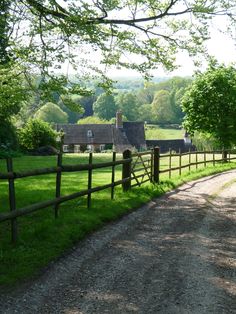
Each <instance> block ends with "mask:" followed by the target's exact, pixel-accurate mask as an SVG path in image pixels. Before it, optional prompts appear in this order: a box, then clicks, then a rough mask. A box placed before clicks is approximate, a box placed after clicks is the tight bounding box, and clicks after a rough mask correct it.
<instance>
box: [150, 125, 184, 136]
mask: <svg viewBox="0 0 236 314" xmlns="http://www.w3.org/2000/svg"><path fill="white" fill-rule="evenodd" d="M145 136H146V140H170V139H183V137H184V131H183V130H178V129H166V128H161V127H159V126H158V125H154V124H151V125H147V127H146V130H145Z"/></svg>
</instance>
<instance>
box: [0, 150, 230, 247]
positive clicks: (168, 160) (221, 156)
mask: <svg viewBox="0 0 236 314" xmlns="http://www.w3.org/2000/svg"><path fill="white" fill-rule="evenodd" d="M232 160H236V152H233V151H225V150H224V151H219V150H218V151H201V152H199V151H198V152H197V151H189V152H185V153H181V152H178V153H172V152H171V150H170V151H169V153H166V154H160V150H159V147H155V148H154V149H153V150H151V151H146V152H140V153H133V154H132V153H131V151H130V150H126V151H124V153H123V158H122V159H120V160H117V155H116V153H115V152H113V154H112V160H111V161H109V162H100V163H94V162H93V153H90V154H89V161H88V163H87V164H76V165H63V156H62V154H59V155H58V156H57V164H56V166H54V167H49V168H43V169H34V170H30V171H14V164H13V160H12V159H11V158H8V159H7V160H6V169H7V172H6V173H1V172H0V180H3V181H4V180H5V181H7V182H8V195H9V208H10V212H4V213H0V223H2V222H5V221H10V223H11V224H10V228H11V239H12V242H13V243H15V242H16V241H17V238H18V225H17V218H19V217H22V216H26V215H28V214H30V213H33V212H36V211H39V210H42V209H46V208H48V207H53V209H54V215H55V218H57V217H58V214H59V206H60V204H62V203H64V202H67V201H70V200H73V199H75V198H78V197H82V196H87V208H88V209H89V208H91V202H92V194H93V193H95V192H99V191H102V190H106V189H110V192H111V199H114V195H115V187H117V186H119V185H121V186H122V188H123V191H124V192H125V191H129V190H130V189H131V188H134V187H137V186H141V185H142V184H144V183H146V182H152V183H156V184H158V183H159V181H160V175H161V174H165V173H168V174H169V178H171V176H172V173H173V172H174V171H177V173H178V174H179V175H181V174H182V170H184V169H187V170H188V171H191V170H192V169H193V167H194V169H198V166H200V165H204V167H206V166H207V164H209V163H212V164H213V165H215V164H216V163H217V162H226V161H232ZM163 162H164V163H165V164H164V165H163ZM118 166H120V167H121V168H122V169H121V170H122V171H121V172H122V178H121V179H119V180H117V179H116V169H117V167H118ZM104 168H110V169H111V171H110V175H111V180H110V182H109V183H107V184H105V185H102V186H96V187H94V186H93V180H94V178H93V175H94V170H96V169H104ZM82 171H86V172H87V174H88V179H87V188H86V189H83V190H80V191H77V192H74V193H71V194H67V195H62V192H61V186H62V174H63V173H71V172H73V173H77V172H78V176H79V172H82ZM50 174H55V197H54V198H53V199H50V200H46V201H42V202H38V203H35V204H31V205H28V206H24V207H22V208H17V206H16V204H17V199H16V192H15V189H16V187H15V182H16V181H17V180H23V179H24V178H27V177H37V176H42V175H50Z"/></svg>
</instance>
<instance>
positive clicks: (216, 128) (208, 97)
mask: <svg viewBox="0 0 236 314" xmlns="http://www.w3.org/2000/svg"><path fill="white" fill-rule="evenodd" d="M182 105H183V110H184V111H185V113H186V117H185V120H184V127H185V128H186V130H187V131H188V132H190V133H191V134H193V133H194V132H195V131H199V132H202V133H210V134H211V135H212V136H213V138H215V139H216V140H217V141H218V143H219V145H220V146H221V147H225V148H229V147H231V146H232V145H235V144H236V70H235V68H233V67H232V66H229V67H225V66H223V65H217V64H215V63H211V64H210V66H209V68H208V69H207V71H206V72H205V73H203V74H199V75H198V76H197V78H196V80H195V81H194V82H193V84H192V86H191V88H190V89H189V91H188V92H186V94H185V96H184V99H183V102H182Z"/></svg>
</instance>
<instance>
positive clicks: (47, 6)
mask: <svg viewBox="0 0 236 314" xmlns="http://www.w3.org/2000/svg"><path fill="white" fill-rule="evenodd" d="M235 8H236V4H235V0H227V1H222V0H188V1H182V0H145V1H143V0H129V1H128V2H127V1H124V0H108V1H107V0H100V1H89V0H87V1H75V0H60V1H59V0H44V1H43V0H20V1H18V0H11V1H9V0H2V1H1V12H0V13H1V14H0V32H1V36H0V38H1V41H2V45H1V51H0V58H2V62H6V60H7V59H8V58H10V59H11V58H13V59H17V60H19V62H21V63H23V64H25V65H27V66H28V67H30V68H31V70H34V69H35V67H38V68H39V69H40V71H41V72H46V73H48V69H50V71H51V74H52V69H56V68H60V67H61V65H62V64H63V63H64V62H65V60H66V61H67V64H68V68H69V64H70V65H71V66H73V67H74V68H77V69H78V70H79V72H80V74H83V73H84V74H85V75H86V74H87V70H88V69H89V71H93V72H96V73H98V74H99V75H100V76H101V77H102V79H104V80H103V82H102V83H101V85H102V86H105V87H108V86H109V84H110V83H111V82H110V81H109V80H105V76H104V73H105V72H106V70H107V68H108V67H109V66H111V65H115V66H116V67H118V68H119V67H123V68H131V69H137V70H138V71H140V72H141V73H143V75H145V76H148V72H149V71H150V69H154V68H156V67H157V66H158V65H160V64H162V65H163V66H164V67H165V68H166V69H168V70H172V69H173V67H174V60H175V55H176V53H178V51H179V50H186V51H188V53H189V54H190V55H191V56H194V55H196V54H198V53H202V52H204V46H203V45H202V43H203V42H204V41H205V40H206V39H208V38H209V25H211V20H212V19H213V18H214V17H215V16H217V17H218V18H224V22H225V23H228V26H229V27H232V26H233V24H234V22H235ZM225 23H224V24H225ZM91 53H97V55H96V56H97V57H96V58H98V59H101V62H100V64H101V65H102V67H97V65H96V64H93V63H92V62H91ZM77 56H78V57H77ZM127 56H128V57H127ZM83 69H84V70H83ZM81 86H82V85H81ZM80 91H81V92H83V90H82V89H81V90H80Z"/></svg>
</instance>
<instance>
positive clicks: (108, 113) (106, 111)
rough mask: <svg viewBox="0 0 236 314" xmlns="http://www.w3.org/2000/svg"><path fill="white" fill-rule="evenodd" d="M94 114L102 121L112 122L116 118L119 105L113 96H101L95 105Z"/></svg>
mask: <svg viewBox="0 0 236 314" xmlns="http://www.w3.org/2000/svg"><path fill="white" fill-rule="evenodd" d="M93 111H94V114H95V115H96V116H97V117H99V118H100V119H106V120H110V119H111V118H113V117H115V115H116V111H117V105H116V103H115V100H114V96H113V95H108V94H105V93H104V94H101V95H100V96H99V97H98V99H97V100H96V102H95V103H94V105H93Z"/></svg>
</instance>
